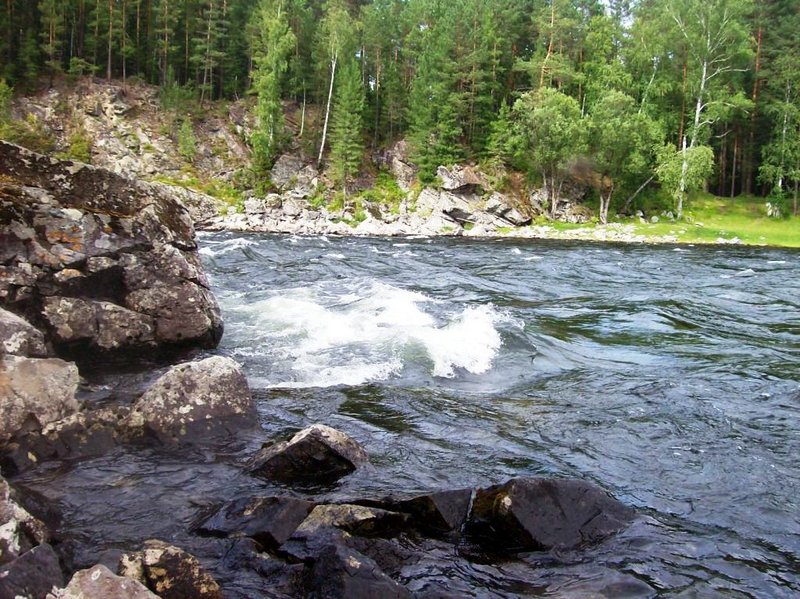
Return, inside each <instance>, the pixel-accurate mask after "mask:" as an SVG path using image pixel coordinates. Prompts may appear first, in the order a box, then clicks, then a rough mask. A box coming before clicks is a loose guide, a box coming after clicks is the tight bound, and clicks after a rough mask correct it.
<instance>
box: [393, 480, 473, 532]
mask: <svg viewBox="0 0 800 599" xmlns="http://www.w3.org/2000/svg"><path fill="white" fill-rule="evenodd" d="M471 500H472V489H455V490H452V491H439V492H436V493H430V494H428V495H420V496H418V497H413V498H411V499H407V500H404V501H398V502H393V501H392V502H390V503H389V504H388V505H389V506H391V507H390V509H396V510H398V511H402V512H405V513H407V514H410V515H411V523H412V524H413V526H414V527H415V528H417V529H419V530H420V531H421V532H423V533H426V534H432V535H438V534H443V533H450V532H454V531H456V532H457V531H459V530H461V527H462V526H463V525H464V522H465V521H466V519H467V513H468V511H469V506H470V502H471Z"/></svg>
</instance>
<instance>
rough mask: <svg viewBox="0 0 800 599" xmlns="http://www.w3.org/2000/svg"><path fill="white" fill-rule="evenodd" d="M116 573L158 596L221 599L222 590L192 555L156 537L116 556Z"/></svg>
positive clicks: (169, 598)
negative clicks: (117, 558)
mask: <svg viewBox="0 0 800 599" xmlns="http://www.w3.org/2000/svg"><path fill="white" fill-rule="evenodd" d="M119 573H120V574H122V575H123V576H126V577H128V578H131V579H133V580H136V581H139V582H141V583H142V584H144V585H145V586H146V587H147V588H148V589H150V590H151V591H153V592H154V593H155V594H156V595H158V596H159V597H161V599H189V598H191V599H222V597H223V595H222V590H221V589H220V586H219V584H217V581H216V580H214V578H213V577H212V576H211V575H210V574H209V573H208V572H206V571H205V569H204V568H203V567H202V566H201V565H200V562H199V561H198V560H197V558H196V557H194V556H193V555H190V554H188V553H186V552H185V551H183V550H182V549H180V548H179V547H175V546H174V545H170V544H169V543H165V542H164V541H159V540H150V541H145V544H144V549H143V550H142V551H139V552H135V553H127V554H125V555H123V556H122V558H120V564H119Z"/></svg>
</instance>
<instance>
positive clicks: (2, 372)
mask: <svg viewBox="0 0 800 599" xmlns="http://www.w3.org/2000/svg"><path fill="white" fill-rule="evenodd" d="M77 388H78V368H77V367H76V366H75V364H71V363H69V362H65V361H63V360H59V359H57V358H23V357H20V356H11V355H4V356H0V445H2V444H5V443H7V442H8V440H9V439H10V438H11V437H12V435H14V434H18V433H20V432H21V431H22V430H23V429H26V430H33V429H39V428H40V427H41V426H43V425H45V424H48V423H50V422H55V421H56V420H60V419H61V418H64V417H65V416H67V415H68V414H71V413H73V412H76V411H77V410H78V402H77V400H76V399H75V392H76V390H77Z"/></svg>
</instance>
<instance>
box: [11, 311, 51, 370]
mask: <svg viewBox="0 0 800 599" xmlns="http://www.w3.org/2000/svg"><path fill="white" fill-rule="evenodd" d="M48 353H49V352H48V350H47V345H46V344H45V341H44V335H43V334H42V332H41V331H40V330H39V329H37V328H36V327H34V326H33V325H32V324H30V323H29V322H28V321H27V320H25V319H23V318H20V317H19V316H17V315H16V314H14V313H12V312H9V311H8V310H3V309H2V308H0V354H14V355H16V356H26V357H29V358H45V357H47V356H48Z"/></svg>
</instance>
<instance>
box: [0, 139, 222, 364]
mask: <svg viewBox="0 0 800 599" xmlns="http://www.w3.org/2000/svg"><path fill="white" fill-rule="evenodd" d="M0 172H2V173H4V178H3V181H2V182H1V183H0V230H2V231H3V234H2V240H3V243H2V244H0V305H2V306H5V307H8V308H10V309H11V310H12V311H13V312H15V313H17V314H22V315H24V316H25V317H26V318H27V319H28V320H29V321H30V322H31V324H33V325H34V326H35V327H38V328H39V329H41V330H42V332H43V333H44V334H45V336H46V339H45V340H46V341H49V342H52V344H53V346H54V348H55V350H56V353H57V354H58V355H61V356H75V357H80V359H81V360H83V361H85V362H87V363H92V365H94V363H95V362H96V360H97V359H98V358H112V357H114V356H116V357H118V358H121V357H123V356H124V358H125V360H126V362H127V361H130V358H131V356H132V355H133V354H136V353H138V354H140V355H147V356H148V357H150V356H152V354H153V353H154V352H156V351H166V350H168V349H170V348H171V349H172V350H175V349H177V348H181V347H186V346H198V345H199V346H202V347H213V346H215V345H216V344H217V342H218V341H219V338H220V336H221V334H222V320H221V318H220V313H219V307H218V305H217V303H216V301H215V299H214V297H213V296H212V295H211V292H210V291H209V288H208V281H207V280H206V278H205V275H204V274H203V271H202V267H201V265H200V258H199V255H198V253H197V244H196V242H195V237H194V228H193V226H192V220H191V218H190V216H189V212H188V211H187V209H186V207H185V206H184V205H183V204H182V203H181V202H180V201H179V200H178V199H177V198H176V197H175V194H173V193H172V192H171V191H170V190H169V189H168V188H166V187H164V186H158V185H151V184H147V183H143V182H139V181H133V180H131V179H126V178H125V177H122V176H119V175H115V174H114V173H111V172H109V171H106V170H103V169H97V168H94V167H90V166H87V165H83V164H77V163H73V162H69V161H59V160H55V159H52V158H48V157H46V156H42V155H39V154H35V153H33V152H30V151H28V150H24V149H23V148H20V147H18V146H14V145H12V144H8V143H5V142H0Z"/></svg>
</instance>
